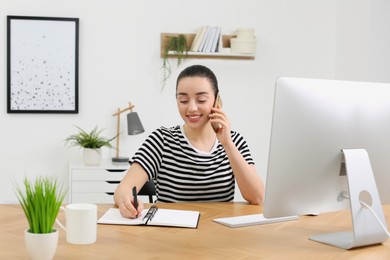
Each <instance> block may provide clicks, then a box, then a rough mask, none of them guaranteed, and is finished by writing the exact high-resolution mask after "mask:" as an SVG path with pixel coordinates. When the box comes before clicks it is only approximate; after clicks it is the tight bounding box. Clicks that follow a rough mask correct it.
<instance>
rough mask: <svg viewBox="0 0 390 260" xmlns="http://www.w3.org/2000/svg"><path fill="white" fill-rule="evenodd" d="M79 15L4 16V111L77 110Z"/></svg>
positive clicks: (70, 111) (52, 111) (64, 111)
mask: <svg viewBox="0 0 390 260" xmlns="http://www.w3.org/2000/svg"><path fill="white" fill-rule="evenodd" d="M78 56H79V18H64V17H38V16H7V113H78V110H79V101H78V98H79V94H78V92H79V84H78V80H79V73H78V69H79V64H78V62H79V57H78Z"/></svg>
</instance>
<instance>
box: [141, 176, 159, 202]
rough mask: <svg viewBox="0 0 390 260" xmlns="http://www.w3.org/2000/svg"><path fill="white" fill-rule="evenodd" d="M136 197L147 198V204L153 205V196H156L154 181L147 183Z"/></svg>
mask: <svg viewBox="0 0 390 260" xmlns="http://www.w3.org/2000/svg"><path fill="white" fill-rule="evenodd" d="M138 195H141V196H149V203H153V196H156V188H155V186H154V181H153V180H149V181H147V182H146V183H145V184H144V186H143V187H142V188H141V190H140V191H139V192H138Z"/></svg>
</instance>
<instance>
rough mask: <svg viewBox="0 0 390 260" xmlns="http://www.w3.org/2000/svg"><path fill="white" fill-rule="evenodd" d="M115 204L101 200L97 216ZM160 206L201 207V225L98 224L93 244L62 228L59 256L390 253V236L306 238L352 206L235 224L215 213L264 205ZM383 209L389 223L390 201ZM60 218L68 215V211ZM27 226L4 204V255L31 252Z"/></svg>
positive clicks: (345, 218)
mask: <svg viewBox="0 0 390 260" xmlns="http://www.w3.org/2000/svg"><path fill="white" fill-rule="evenodd" d="M111 206H112V205H99V206H98V216H99V217H100V216H101V215H102V214H103V213H104V212H105V210H106V209H108V208H109V207H111ZM146 206H147V205H146ZM159 207H161V208H173V209H188V210H198V211H200V212H201V218H200V222H199V226H198V228H197V229H184V228H166V227H147V226H114V225H98V237H97V242H96V243H95V244H92V245H71V244H68V243H67V242H66V239H65V233H64V231H62V230H60V240H59V244H58V248H57V252H56V255H55V259H139V260H140V259H224V260H226V259H259V258H266V259H351V258H353V259H390V240H388V241H387V242H386V243H384V244H381V245H375V246H369V247H364V248H358V249H353V250H343V249H339V248H336V247H332V246H328V245H324V244H321V243H317V242H313V241H310V240H308V236H309V235H312V234H317V233H327V232H337V231H342V230H348V229H349V225H350V216H349V212H348V211H342V212H337V213H324V214H321V215H319V216H316V217H308V216H305V217H301V218H300V219H299V220H296V221H292V222H284V223H275V224H267V225H258V226H251V227H243V228H236V229H233V228H228V227H225V226H223V225H220V224H217V223H215V222H213V221H212V219H214V218H220V217H230V216H239V215H247V214H256V213H261V212H262V207H261V206H253V205H247V204H245V203H176V204H159ZM384 209H385V217H386V219H387V221H388V223H389V220H390V216H389V215H390V206H385V207H384ZM59 218H60V220H64V213H60V216H59ZM26 227H27V221H26V219H25V217H24V214H23V211H22V209H21V208H20V206H19V205H0V259H26V258H27V253H26V249H25V246H24V235H23V232H24V229H25V228H26Z"/></svg>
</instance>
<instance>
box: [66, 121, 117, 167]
mask: <svg viewBox="0 0 390 260" xmlns="http://www.w3.org/2000/svg"><path fill="white" fill-rule="evenodd" d="M76 128H77V129H78V130H79V132H78V133H77V134H73V135H70V136H69V137H67V138H66V139H65V142H66V143H68V144H69V145H70V146H79V147H81V148H84V149H83V160H84V163H85V164H86V165H99V164H100V162H101V160H102V153H101V148H102V147H108V148H114V146H113V145H112V144H111V143H110V142H111V141H112V140H114V139H115V138H116V137H117V135H116V136H114V137H112V138H105V137H103V136H101V132H102V131H103V129H101V130H98V128H97V126H96V127H95V128H94V129H92V131H91V132H89V133H88V132H86V131H85V130H83V129H81V128H80V127H78V126H76Z"/></svg>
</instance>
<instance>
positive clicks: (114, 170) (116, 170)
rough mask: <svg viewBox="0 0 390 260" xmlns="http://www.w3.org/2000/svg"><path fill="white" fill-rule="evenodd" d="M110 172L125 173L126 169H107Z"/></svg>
mask: <svg viewBox="0 0 390 260" xmlns="http://www.w3.org/2000/svg"><path fill="white" fill-rule="evenodd" d="M106 171H108V172H124V171H126V169H106Z"/></svg>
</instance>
